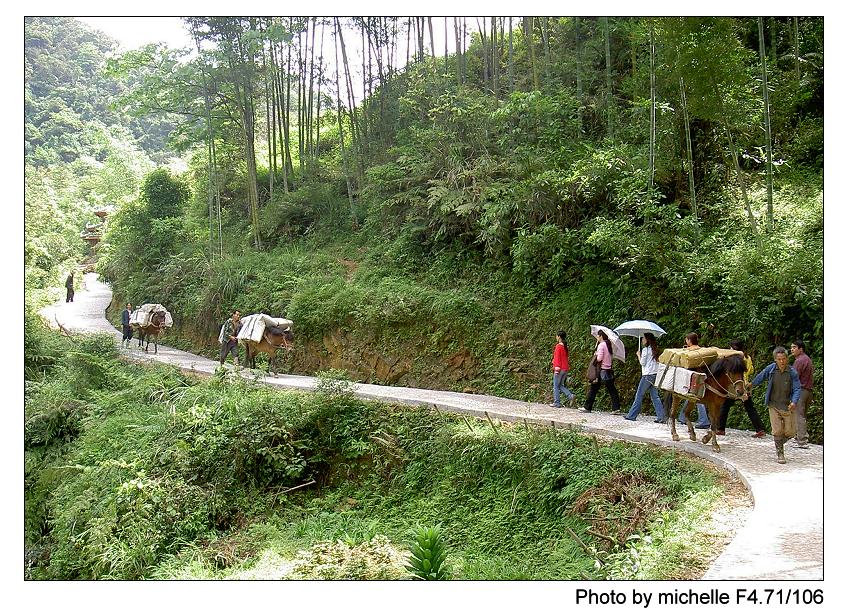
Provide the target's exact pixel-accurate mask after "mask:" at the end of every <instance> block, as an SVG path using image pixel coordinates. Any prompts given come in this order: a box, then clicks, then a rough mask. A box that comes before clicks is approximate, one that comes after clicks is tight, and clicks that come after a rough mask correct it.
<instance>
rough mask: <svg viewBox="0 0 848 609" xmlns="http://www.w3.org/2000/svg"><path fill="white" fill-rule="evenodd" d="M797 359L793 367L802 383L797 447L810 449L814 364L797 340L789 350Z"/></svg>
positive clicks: (796, 410)
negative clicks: (808, 411)
mask: <svg viewBox="0 0 848 609" xmlns="http://www.w3.org/2000/svg"><path fill="white" fill-rule="evenodd" d="M789 349H790V351H792V355H793V356H794V357H795V363H793V364H792V367H793V368H795V372H797V373H798V380H799V381H800V382H801V397H800V398H798V405H797V406H796V407H795V446H796V447H798V448H810V447H809V446H807V440H809V439H810V438H809V434H808V433H807V406H809V405H810V399H811V398H812V397H813V362H812V360H810V356H809V355H807V348H806V345H805V344H804V341H802V340H796V341H795V342H794V343H792V346H791V347H790V348H789Z"/></svg>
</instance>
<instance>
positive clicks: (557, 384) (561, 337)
mask: <svg viewBox="0 0 848 609" xmlns="http://www.w3.org/2000/svg"><path fill="white" fill-rule="evenodd" d="M551 363H552V364H553V366H554V403H553V407H554V408H562V402H561V401H560V397H559V394H560V393H564V394H565V396H566V397H567V398H568V405H569V406H574V398H575V396H574V394H573V393H571V391H569V390H568V388H567V387H566V386H565V381H566V379H567V378H568V368H569V366H568V343H567V342H566V336H565V331H563V330H560V331H559V332H557V342H556V345H554V358H553V361H552V362H551Z"/></svg>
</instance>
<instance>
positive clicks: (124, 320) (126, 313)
mask: <svg viewBox="0 0 848 609" xmlns="http://www.w3.org/2000/svg"><path fill="white" fill-rule="evenodd" d="M131 315H132V303H129V302H128V303H127V308H126V309H124V310H123V311H121V329H122V330H123V331H124V338H122V339H121V346H122V347H123V346H124V343H127V348H129V346H130V341H131V340H132V337H133V329H132V326H131V325H130V316H131Z"/></svg>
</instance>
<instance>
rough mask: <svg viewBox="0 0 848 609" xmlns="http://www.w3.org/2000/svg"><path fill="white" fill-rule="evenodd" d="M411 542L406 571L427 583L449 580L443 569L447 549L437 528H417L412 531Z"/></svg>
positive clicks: (446, 572) (444, 568) (445, 569)
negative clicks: (410, 554) (410, 553)
mask: <svg viewBox="0 0 848 609" xmlns="http://www.w3.org/2000/svg"><path fill="white" fill-rule="evenodd" d="M412 533H413V536H414V538H413V541H412V543H410V544H409V551H410V552H412V556H410V557H409V562H408V563H407V564H406V570H407V571H409V572H410V573H412V575H413V576H414V577H415V579H423V580H428V581H435V580H445V579H450V578H449V576H448V571H447V568H446V567H445V557H446V556H447V548H446V547H445V543H444V540H443V539H442V531H441V529H440V528H439V527H438V526H435V527H425V526H417V527H415V528H414V529H413V530H412Z"/></svg>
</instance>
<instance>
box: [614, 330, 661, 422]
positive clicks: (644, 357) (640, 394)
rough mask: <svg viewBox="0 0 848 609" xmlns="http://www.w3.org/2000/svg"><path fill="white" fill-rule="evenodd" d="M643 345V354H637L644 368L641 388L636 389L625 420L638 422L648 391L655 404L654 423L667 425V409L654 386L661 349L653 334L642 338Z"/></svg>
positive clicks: (640, 383)
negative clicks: (637, 418)
mask: <svg viewBox="0 0 848 609" xmlns="http://www.w3.org/2000/svg"><path fill="white" fill-rule="evenodd" d="M642 345H643V347H642V351H641V353H638V354H637V357H638V358H639V364H640V365H641V366H642V378H641V379H639V386H638V387H637V388H636V397H635V398H633V405H632V406H631V407H630V412H628V413H627V414H626V415H625V417H624V418H625V419H627V420H628V421H635V420H636V417H637V416H638V415H639V412H641V410H642V400H643V399H644V397H645V392H646V391H647V392H648V393H649V394H650V396H651V402H653V404H654V413H655V414H656V419H654V423H665V421H666V414H665V408H663V404H662V402H661V401H660V396H659V393H657V388H656V387H655V386H654V382H655V381H656V380H657V368H658V366H659V362H658V361H657V357H659V353H660V350H659V347H657V339H656V337H655V336H654V335H653V334H652V333H651V332H645V334H644V335H643V336H642Z"/></svg>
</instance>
